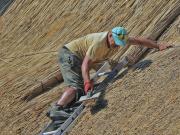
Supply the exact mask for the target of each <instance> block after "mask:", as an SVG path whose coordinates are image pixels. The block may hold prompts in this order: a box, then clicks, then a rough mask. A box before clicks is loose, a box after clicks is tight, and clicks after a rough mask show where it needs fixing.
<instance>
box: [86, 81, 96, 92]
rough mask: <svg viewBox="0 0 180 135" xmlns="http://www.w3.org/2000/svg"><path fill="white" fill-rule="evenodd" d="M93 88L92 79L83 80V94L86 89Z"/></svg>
mask: <svg viewBox="0 0 180 135" xmlns="http://www.w3.org/2000/svg"><path fill="white" fill-rule="evenodd" d="M93 88H94V83H93V81H85V82H84V92H85V94H87V93H88V91H92V90H93Z"/></svg>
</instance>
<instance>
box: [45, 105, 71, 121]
mask: <svg viewBox="0 0 180 135" xmlns="http://www.w3.org/2000/svg"><path fill="white" fill-rule="evenodd" d="M72 113H73V111H72V110H71V109H64V108H63V107H62V106H59V105H56V104H55V105H52V107H51V108H50V109H49V111H48V112H47V117H49V118H50V119H51V120H53V121H57V120H62V121H64V120H66V119H68V118H69V117H70V116H71V114H72Z"/></svg>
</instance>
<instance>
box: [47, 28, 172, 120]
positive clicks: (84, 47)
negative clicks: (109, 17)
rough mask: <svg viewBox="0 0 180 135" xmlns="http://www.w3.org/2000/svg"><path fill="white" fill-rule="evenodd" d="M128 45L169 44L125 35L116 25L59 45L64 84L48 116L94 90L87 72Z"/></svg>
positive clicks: (55, 114)
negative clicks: (62, 45)
mask: <svg viewBox="0 0 180 135" xmlns="http://www.w3.org/2000/svg"><path fill="white" fill-rule="evenodd" d="M129 45H142V46H145V47H148V48H157V49H159V50H164V49H166V48H168V47H169V46H170V45H164V44H157V43H156V42H154V41H152V40H149V39H146V38H142V37H128V35H127V31H126V29H125V28H123V27H115V28H113V29H112V30H111V31H109V32H101V33H93V34H89V35H87V36H84V37H81V38H79V39H77V40H74V41H72V42H70V43H68V44H66V45H65V46H64V47H62V48H61V50H60V53H59V62H60V70H61V73H62V76H63V78H64V82H65V84H66V86H67V87H66V88H65V92H64V93H63V95H62V96H61V98H60V100H59V101H58V102H57V103H56V105H55V106H53V107H52V109H51V111H50V112H49V113H48V116H49V117H50V118H52V119H53V118H54V117H56V116H57V115H58V111H60V110H63V109H64V108H66V107H67V106H68V105H70V104H71V103H72V102H73V101H77V100H78V99H79V98H80V96H83V95H85V94H87V92H88V91H89V90H93V82H92V81H91V80H90V75H89V71H90V69H91V68H92V67H94V66H95V65H96V64H97V63H100V62H102V61H104V60H107V59H109V58H110V57H111V56H112V55H114V54H115V53H116V52H118V51H122V50H123V49H125V48H127V47H128V46H129Z"/></svg>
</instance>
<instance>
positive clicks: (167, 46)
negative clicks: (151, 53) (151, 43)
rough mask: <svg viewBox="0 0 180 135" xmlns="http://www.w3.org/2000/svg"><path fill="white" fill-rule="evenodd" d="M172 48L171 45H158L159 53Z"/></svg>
mask: <svg viewBox="0 0 180 135" xmlns="http://www.w3.org/2000/svg"><path fill="white" fill-rule="evenodd" d="M170 47H173V45H170V44H159V51H162V50H165V49H167V48H170Z"/></svg>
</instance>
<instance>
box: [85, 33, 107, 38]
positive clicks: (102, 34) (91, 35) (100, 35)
mask: <svg viewBox="0 0 180 135" xmlns="http://www.w3.org/2000/svg"><path fill="white" fill-rule="evenodd" d="M107 33H108V32H99V33H90V34H88V35H86V36H85V37H86V38H88V37H89V38H99V37H102V38H103V37H106V36H107Z"/></svg>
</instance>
